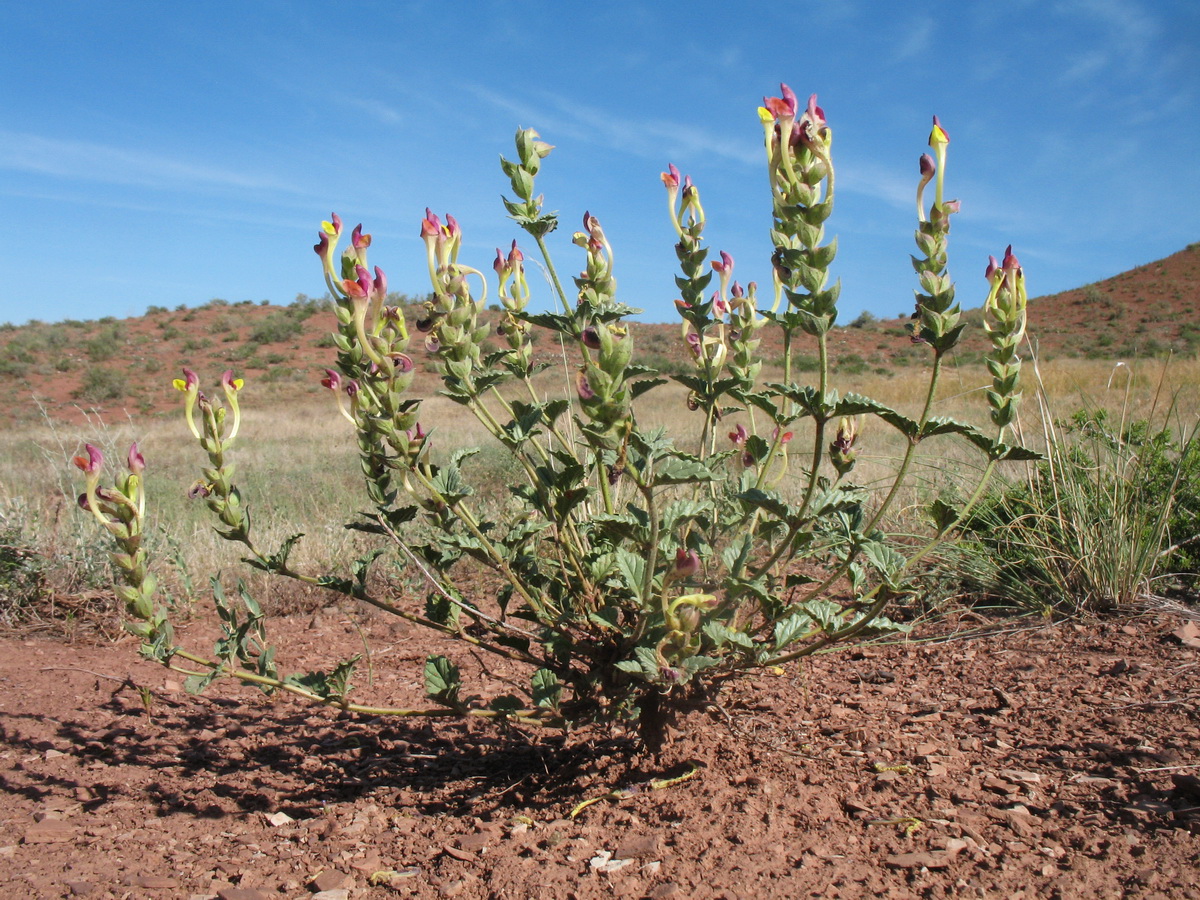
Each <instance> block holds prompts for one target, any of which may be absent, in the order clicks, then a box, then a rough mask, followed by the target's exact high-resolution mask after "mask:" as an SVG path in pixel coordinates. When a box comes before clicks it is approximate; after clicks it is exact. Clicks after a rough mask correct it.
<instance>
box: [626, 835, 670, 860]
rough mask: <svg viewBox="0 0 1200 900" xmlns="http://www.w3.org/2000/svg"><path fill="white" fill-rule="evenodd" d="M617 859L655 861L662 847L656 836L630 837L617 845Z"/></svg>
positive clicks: (660, 853)
mask: <svg viewBox="0 0 1200 900" xmlns="http://www.w3.org/2000/svg"><path fill="white" fill-rule="evenodd" d="M614 855H615V856H616V858H617V859H657V858H658V857H660V856H661V855H662V847H661V845H660V844H659V841H658V835H656V834H642V835H631V836H629V837H626V838H625V839H624V840H623V841H621V843H619V844H617V852H616V853H615V854H614Z"/></svg>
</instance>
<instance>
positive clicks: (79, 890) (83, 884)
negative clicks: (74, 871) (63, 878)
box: [67, 881, 99, 897]
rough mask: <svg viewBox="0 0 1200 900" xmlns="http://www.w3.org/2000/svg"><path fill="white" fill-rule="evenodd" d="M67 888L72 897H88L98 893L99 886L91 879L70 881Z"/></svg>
mask: <svg viewBox="0 0 1200 900" xmlns="http://www.w3.org/2000/svg"><path fill="white" fill-rule="evenodd" d="M67 890H68V891H70V892H71V896H72V897H87V896H90V895H91V894H94V893H96V891H97V890H99V888H97V887H96V885H94V884H92V883H91V882H90V881H68V882H67Z"/></svg>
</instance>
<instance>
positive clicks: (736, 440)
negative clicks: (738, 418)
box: [729, 425, 750, 447]
mask: <svg viewBox="0 0 1200 900" xmlns="http://www.w3.org/2000/svg"><path fill="white" fill-rule="evenodd" d="M748 437H750V433H749V432H748V431H746V426H745V425H738V427H737V428H735V429H734V430H733V431H731V432H729V439H730V440H731V441H733V445H734V446H735V447H742V446H744V445H745V443H746V438H748Z"/></svg>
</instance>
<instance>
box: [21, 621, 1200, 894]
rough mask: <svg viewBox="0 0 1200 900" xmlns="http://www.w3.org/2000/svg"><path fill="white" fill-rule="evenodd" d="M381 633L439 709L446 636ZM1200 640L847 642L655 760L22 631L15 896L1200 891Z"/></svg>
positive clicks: (205, 629) (1116, 632)
mask: <svg viewBox="0 0 1200 900" xmlns="http://www.w3.org/2000/svg"><path fill="white" fill-rule="evenodd" d="M943 627H945V626H943ZM365 628H366V629H367V630H368V631H369V632H370V633H371V640H372V646H373V648H374V650H373V656H372V662H373V678H372V683H371V685H370V686H369V687H366V689H365V695H366V698H367V699H372V700H378V701H383V700H386V701H387V702H389V703H394V704H402V703H419V702H420V700H421V698H420V694H421V690H422V686H421V665H422V660H423V658H424V656H425V655H426V654H427V653H429V652H444V649H445V648H444V647H441V646H439V645H438V643H437V642H436V641H432V640H430V639H427V638H426V637H424V636H423V635H421V634H420V633H418V632H416V631H409V630H406V629H404V628H393V627H391V626H388V625H383V624H379V623H377V622H375V621H374V620H368V621H367V622H366V623H365ZM1189 629H1190V631H1189ZM213 633H214V631H213V628H212V626H211V623H206V622H205V621H203V620H198V621H195V622H193V623H192V624H190V625H188V626H187V627H186V628H184V629H182V634H183V636H184V642H185V643H187V644H189V645H191V646H194V647H197V648H198V647H202V646H206V645H208V641H210V640H211V637H212V635H213ZM273 640H274V641H275V642H276V643H277V644H278V645H279V646H280V647H281V651H280V652H281V656H282V655H284V654H285V653H286V655H287V656H288V657H289V658H291V659H295V660H306V661H307V662H308V664H309V665H313V664H317V665H323V664H327V663H328V661H330V660H334V659H336V658H338V657H339V656H344V655H348V654H350V653H353V652H355V651H356V649H359V647H360V644H359V637H358V634H357V633H356V632H355V631H354V628H353V627H352V626H351V625H350V623H349V621H348V620H347V619H345V617H343V616H341V615H339V614H338V613H337V612H336V611H332V610H330V611H326V612H325V613H322V614H320V615H318V616H316V617H298V618H292V619H284V620H281V621H279V622H277V623H276V624H275V626H274V635H273ZM1191 644H1194V645H1196V646H1200V640H1197V629H1196V627H1195V625H1194V624H1193V625H1186V624H1185V623H1184V621H1183V620H1182V619H1180V618H1177V617H1175V616H1172V615H1167V614H1162V613H1156V614H1147V615H1144V616H1142V617H1140V618H1134V619H1124V620H1119V621H1110V622H1102V623H1098V624H1092V625H1086V626H1083V625H1069V624H1068V625H1059V626H1054V627H1037V628H1024V629H1021V630H1017V629H1015V628H1013V629H1010V630H1008V631H1007V632H1002V633H995V632H993V633H991V634H988V635H986V636H981V635H976V636H965V635H961V634H960V635H959V636H958V637H956V638H954V639H952V640H946V641H939V642H929V643H916V642H910V643H906V644H893V645H886V646H884V645H877V646H871V647H864V648H858V649H855V650H848V651H843V652H839V653H836V654H831V655H828V656H823V657H820V658H818V659H815V660H811V661H808V662H807V663H806V664H805V665H803V666H801V667H798V668H795V669H791V670H789V671H788V672H787V673H786V674H784V675H780V676H764V677H763V678H762V679H761V681H759V682H758V683H756V684H750V683H747V684H746V685H744V686H742V687H741V688H736V687H735V688H731V689H729V690H727V691H726V692H725V693H724V694H723V695H722V696H721V698H720V700H719V704H718V705H715V706H711V707H709V708H708V709H706V710H698V711H696V712H694V713H690V714H688V715H687V716H686V717H684V718H683V720H682V721H681V722H680V723H679V730H678V731H677V732H676V734H675V737H674V740H673V742H672V743H671V744H670V745H669V747H668V748H667V750H666V751H665V753H664V756H663V757H662V758H661V759H659V760H657V761H655V760H652V759H649V758H646V757H641V756H638V755H636V753H635V752H634V750H633V744H632V741H631V740H630V739H629V737H628V736H627V735H625V734H624V733H622V732H621V731H619V730H612V729H610V730H605V731H601V730H595V731H591V732H583V733H580V734H576V735H573V736H572V737H571V739H570V741H569V742H566V743H565V744H564V742H563V740H562V738H561V736H557V735H529V734H525V733H510V734H505V733H502V732H499V731H497V730H495V729H491V728H487V727H481V726H474V725H466V724H462V723H458V722H454V721H436V722H433V723H428V722H422V721H416V720H400V721H397V720H390V721H380V720H372V719H367V718H362V717H355V716H346V715H344V714H339V713H338V712H337V711H331V710H325V709H311V708H309V707H306V706H302V705H300V704H298V703H296V702H294V701H292V700H290V699H287V698H283V699H275V700H271V699H267V698H264V697H262V696H261V695H259V694H255V693H248V692H246V691H244V690H242V689H239V688H237V687H236V686H235V685H232V684H228V683H218V684H217V685H214V686H213V688H211V689H210V693H207V694H205V695H204V696H201V697H193V696H190V695H188V694H186V693H184V692H183V691H182V690H181V688H180V685H179V682H178V680H177V678H178V676H174V675H173V674H172V673H170V672H168V671H167V670H165V669H163V668H161V667H159V666H157V665H155V664H152V663H148V662H143V661H141V660H139V659H138V658H137V657H136V652H135V647H134V645H133V644H132V642H130V641H123V642H121V643H119V644H117V645H95V644H85V643H77V644H74V645H72V644H67V643H62V642H52V641H47V640H42V639H30V638H21V637H17V638H9V639H6V640H3V641H0V729H2V731H0V735H2V737H3V741H2V743H0V886H2V887H0V895H2V896H4V897H37V898H43V897H46V898H58V897H89V898H142V897H150V898H155V897H163V898H174V897H181V898H222V900H258V898H276V897H289V898H291V897H295V898H317V900H337V898H343V897H344V898H363V900H366V898H394V897H400V898H402V897H418V898H426V897H430V898H437V897H459V898H485V897H486V898H526V897H533V898H578V900H584V898H593V897H633V898H642V897H646V898H655V900H659V898H667V897H674V898H681V900H682V898H728V900H733V898H742V900H745V898H771V897H788V898H792V897H870V896H884V897H950V896H954V897H1004V898H1019V897H1029V898H1032V897H1062V898H1073V897H1087V898H1106V897H1146V898H1150V897H1170V898H1177V897H1185V898H1200V874H1198V872H1200V865H1198V864H1200V777H1198V776H1200V752H1198V750H1200V733H1198V731H1197V724H1198V713H1197V703H1198V702H1200V668H1198V662H1200V651H1198V650H1197V649H1195V648H1194V647H1193V646H1189V645H1191ZM458 662H459V663H460V664H461V665H462V667H463V670H464V674H465V675H467V674H468V670H469V668H470V667H471V665H472V660H471V658H470V657H466V658H464V659H460V660H458ZM475 673H476V674H475V677H476V679H477V680H476V681H475V684H478V685H479V686H480V688H481V689H487V690H494V691H495V692H497V693H499V692H502V691H504V690H505V688H504V685H502V684H499V683H497V682H492V683H489V679H499V678H502V677H503V676H504V673H502V672H496V671H494V670H492V671H489V672H486V673H484V672H480V671H479V668H478V666H476V667H475ZM358 680H359V681H360V682H363V683H364V684H365V682H366V680H367V678H366V673H365V672H364V673H360V676H359V679H358ZM469 683H470V682H469ZM139 689H141V690H139ZM693 766H694V767H695V774H694V775H693V776H692V777H691V778H689V779H687V780H685V781H682V782H680V783H678V784H675V785H673V786H671V787H666V788H663V789H661V790H642V791H634V792H632V793H631V795H629V796H626V797H624V798H623V799H605V800H601V801H599V802H596V803H594V804H592V805H590V806H588V807H587V808H586V809H584V810H583V811H582V812H581V813H580V814H579V815H578V816H577V817H576V818H574V819H572V818H571V817H570V814H571V811H572V810H573V809H574V808H575V806H576V805H577V804H578V803H580V801H581V800H584V799H589V798H592V797H598V796H600V795H603V794H605V793H606V792H609V791H611V790H614V789H621V788H630V787H636V786H637V785H639V784H644V783H646V782H648V781H649V780H650V779H655V778H668V777H672V776H677V775H681V774H687V773H688V772H690V771H691V770H692V767H693Z"/></svg>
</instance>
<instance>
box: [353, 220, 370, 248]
mask: <svg viewBox="0 0 1200 900" xmlns="http://www.w3.org/2000/svg"><path fill="white" fill-rule="evenodd" d="M350 243H351V245H352V246H353V247H354V249H355V250H366V249H367V248H368V247H370V246H371V236H370V235H369V234H363V233H362V225H361V224H359V225H355V226H354V231H353V232H351V234H350Z"/></svg>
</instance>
